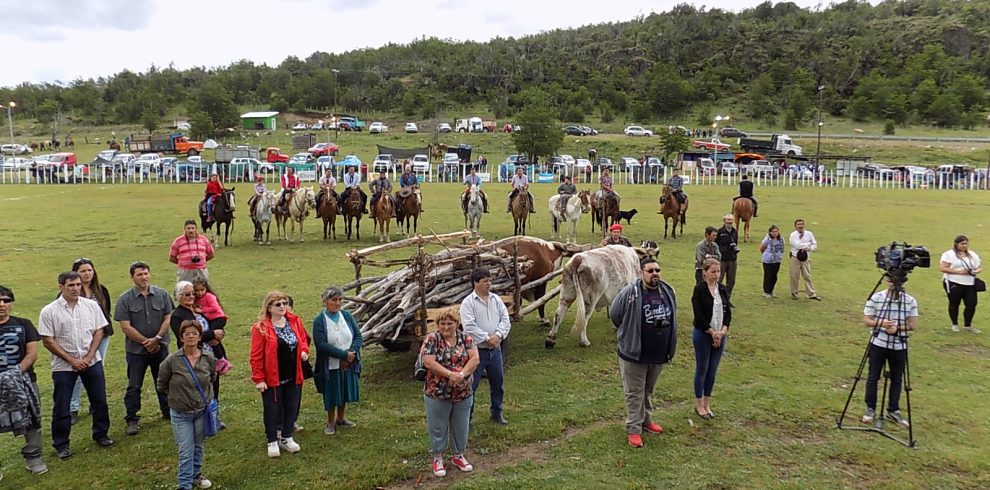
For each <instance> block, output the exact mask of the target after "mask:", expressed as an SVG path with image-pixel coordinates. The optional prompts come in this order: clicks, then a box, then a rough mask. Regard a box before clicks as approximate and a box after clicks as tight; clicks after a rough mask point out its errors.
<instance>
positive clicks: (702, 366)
mask: <svg viewBox="0 0 990 490" xmlns="http://www.w3.org/2000/svg"><path fill="white" fill-rule="evenodd" d="M693 330H694V333H693V334H692V335H691V340H692V341H693V342H694V360H695V366H694V397H695V398H701V397H702V395H704V396H712V388H713V387H714V386H715V374H716V373H717V372H718V363H719V362H721V361H722V352H725V341H726V338H725V337H722V344H721V345H720V346H719V347H718V348H715V347H712V336H711V335H708V334H707V333H705V332H704V331H702V330H699V329H697V328H695V329H693Z"/></svg>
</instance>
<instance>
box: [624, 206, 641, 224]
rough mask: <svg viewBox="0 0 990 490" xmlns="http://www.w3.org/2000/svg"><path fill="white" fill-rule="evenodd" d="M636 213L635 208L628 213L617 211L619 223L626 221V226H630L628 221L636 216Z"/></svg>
mask: <svg viewBox="0 0 990 490" xmlns="http://www.w3.org/2000/svg"><path fill="white" fill-rule="evenodd" d="M638 212H639V211H636V208H632V209H631V210H629V211H619V221H622V220H626V224H627V225H628V224H630V223H629V221H630V220H632V219H633V216H636V213H638Z"/></svg>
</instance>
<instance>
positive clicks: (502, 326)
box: [461, 269, 511, 425]
mask: <svg viewBox="0 0 990 490" xmlns="http://www.w3.org/2000/svg"><path fill="white" fill-rule="evenodd" d="M471 283H472V284H474V291H472V292H471V294H469V295H468V296H467V297H466V298H464V301H462V302H461V325H463V327H464V334H465V335H470V336H471V339H472V340H474V343H475V345H477V346H478V357H479V358H480V360H481V363H480V364H478V368H477V369H475V371H474V382H473V383H471V390H472V391H474V392H477V391H478V385H479V384H480V383H481V373H483V372H484V373H487V375H488V388H489V391H490V394H491V409H490V412H491V418H492V420H493V421H495V422H496V423H498V424H501V425H506V424H508V423H509V421H508V420H506V418H505V415H504V414H503V412H502V398H503V395H504V391H503V390H502V382H503V366H502V362H503V357H502V348H501V343H502V340H504V339H505V338H506V337H508V336H509V329H510V328H511V324H510V322H509V310H508V308H506V307H505V303H503V302H502V298H499V297H498V295H497V294H495V293H493V292H491V287H492V278H491V273H490V272H488V270H487V269H475V270H474V271H473V272H471ZM474 399H475V401H477V400H478V397H477V393H475V397H474ZM471 412H472V414H473V413H474V407H472V408H471Z"/></svg>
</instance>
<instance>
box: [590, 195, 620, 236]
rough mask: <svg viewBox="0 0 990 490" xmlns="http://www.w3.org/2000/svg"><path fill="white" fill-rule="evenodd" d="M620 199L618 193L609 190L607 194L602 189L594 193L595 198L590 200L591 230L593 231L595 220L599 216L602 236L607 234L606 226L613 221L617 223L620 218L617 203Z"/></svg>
mask: <svg viewBox="0 0 990 490" xmlns="http://www.w3.org/2000/svg"><path fill="white" fill-rule="evenodd" d="M620 202H621V199H620V198H619V195H618V194H616V193H614V192H611V193H609V194H608V195H606V194H604V193H603V192H602V191H598V192H597V193H595V199H593V200H592V201H591V210H592V213H593V216H592V220H591V221H592V223H591V232H592V233H594V232H595V223H594V222H595V220H596V219H598V218H600V220H599V223H598V224H599V225H600V226H601V228H602V236H605V235H608V227H609V226H611V225H612V224H614V223H618V222H619V219H620V216H621V215H620V214H619V203H620Z"/></svg>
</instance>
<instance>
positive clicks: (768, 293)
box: [760, 225, 784, 298]
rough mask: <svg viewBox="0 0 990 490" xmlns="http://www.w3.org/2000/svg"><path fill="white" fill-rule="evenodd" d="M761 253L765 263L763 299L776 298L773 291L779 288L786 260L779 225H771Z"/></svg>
mask: <svg viewBox="0 0 990 490" xmlns="http://www.w3.org/2000/svg"><path fill="white" fill-rule="evenodd" d="M760 253H761V254H762V262H763V297H764V298H775V297H776V296H775V295H774V294H773V290H774V288H775V287H776V286H777V274H778V273H779V272H780V263H781V261H783V260H784V238H783V237H781V236H780V228H778V227H777V225H770V229H769V230H767V236H765V237H763V241H762V242H760Z"/></svg>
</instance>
